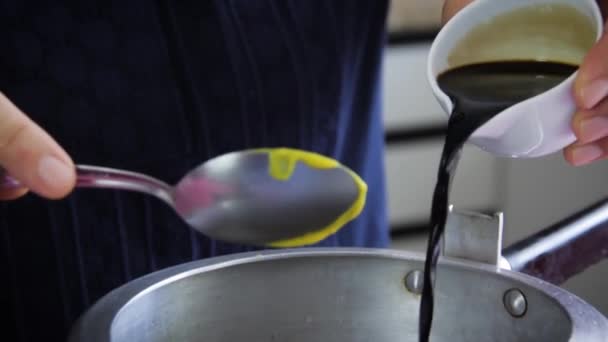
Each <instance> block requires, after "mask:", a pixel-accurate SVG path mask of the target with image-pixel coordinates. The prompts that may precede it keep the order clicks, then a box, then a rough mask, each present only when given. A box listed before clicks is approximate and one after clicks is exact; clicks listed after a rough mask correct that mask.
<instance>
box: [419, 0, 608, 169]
mask: <svg viewBox="0 0 608 342" xmlns="http://www.w3.org/2000/svg"><path fill="white" fill-rule="evenodd" d="M563 5H567V6H571V10H576V11H579V12H577V13H578V19H581V20H583V21H585V24H586V25H587V26H585V25H580V23H581V22H580V20H579V21H578V24H575V23H574V22H575V21H576V20H574V19H573V18H570V17H568V15H569V14H568V13H572V12H564V11H561V12H560V11H557V10H556V9H558V7H555V6H561V7H559V8H560V9H562V10H563V9H565V8H566V7H564V6H563ZM566 9H567V8H566ZM564 13H566V14H567V15H566V16H564ZM505 15H507V16H510V17H509V19H508V20H507V19H505ZM514 15H515V16H514ZM575 15H576V13H575ZM552 16H554V17H555V18H553V17H552ZM501 18H502V19H501ZM552 20H553V21H555V22H554V23H552V22H551V21H552ZM583 26H585V27H586V28H587V30H586V31H585V30H581V32H578V31H579V29H580V28H582V27H583ZM583 31H584V32H583ZM602 31H603V20H602V15H601V12H600V10H599V8H598V6H597V3H596V1H595V0H475V1H474V2H472V3H471V4H470V5H468V6H467V7H465V8H464V9H463V10H461V11H460V12H459V13H458V14H456V15H455V16H454V17H453V18H452V19H450V21H449V22H448V23H447V24H446V25H445V26H444V27H443V29H442V30H441V31H440V32H439V34H438V35H437V37H436V39H435V41H434V42H433V45H432V46H431V50H430V53H429V64H428V69H427V77H428V80H429V82H430V84H431V88H432V90H433V92H434V94H435V97H436V98H437V100H438V101H439V103H440V104H441V106H442V107H443V109H444V110H445V111H446V113H448V115H449V114H450V113H451V112H452V109H453V104H452V101H451V100H450V98H449V97H448V96H447V95H446V94H445V93H444V92H443V91H442V90H441V89H440V88H439V86H438V85H437V76H438V75H439V74H441V73H442V72H444V71H446V70H449V69H451V68H455V67H458V66H462V65H466V64H473V63H479V62H491V61H513V60H548V61H555V62H567V63H571V64H576V65H579V64H580V62H581V60H582V58H583V56H584V55H585V54H586V52H587V50H588V47H590V45H592V44H593V43H594V42H595V41H597V40H598V39H599V38H600V37H601V35H602ZM471 37H475V38H474V39H472V38H471ZM583 42H584V43H583ZM607 58H608V56H607ZM575 76H576V73H575V74H573V75H571V76H570V77H569V78H567V79H566V80H565V81H563V82H562V83H560V84H559V85H557V86H555V87H554V88H552V89H550V90H548V91H546V92H544V93H542V94H540V95H538V96H535V97H532V98H530V99H527V100H525V101H522V102H520V103H517V104H515V105H513V106H511V107H509V108H507V109H505V110H504V111H502V112H501V113H499V114H498V115H496V116H495V117H494V118H492V119H491V120H490V121H488V122H487V123H486V124H485V125H483V126H482V127H480V128H479V129H478V130H477V131H475V133H474V134H473V135H472V136H471V138H470V139H469V142H471V143H473V144H475V145H477V146H478V147H480V148H482V149H484V150H486V151H488V152H490V153H493V154H495V155H498V156H507V157H520V158H532V157H540V156H543V155H547V154H550V153H553V152H556V151H559V150H561V149H563V148H564V147H566V146H568V145H569V144H571V143H573V142H574V141H575V140H576V137H575V136H574V133H573V132H572V128H571V122H572V115H573V114H574V112H575V110H576V105H575V102H574V93H573V90H572V88H573V85H574V79H575Z"/></svg>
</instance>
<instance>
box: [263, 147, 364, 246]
mask: <svg viewBox="0 0 608 342" xmlns="http://www.w3.org/2000/svg"><path fill="white" fill-rule="evenodd" d="M256 151H259V152H264V153H268V160H269V173H270V176H271V177H273V178H275V179H277V180H281V181H286V180H289V178H290V177H291V176H292V174H293V172H294V170H295V168H296V164H297V163H298V162H302V163H304V164H306V165H308V166H309V167H312V168H316V169H335V168H343V169H344V170H345V171H346V172H347V173H348V174H349V175H350V176H351V177H352V179H353V181H354V182H355V186H356V187H357V190H358V194H357V198H356V199H355V201H354V202H353V204H352V205H351V206H350V207H349V208H348V209H347V210H346V211H345V212H344V213H342V215H340V216H339V217H338V218H337V219H336V220H334V221H333V222H332V223H330V224H329V225H327V226H325V227H323V228H321V229H319V230H317V231H314V232H309V233H306V234H304V235H300V236H297V237H294V238H289V239H284V240H279V241H275V242H272V243H269V244H268V245H269V246H270V247H277V248H289V247H300V246H306V245H312V244H315V243H317V242H319V241H321V240H323V239H325V238H326V237H328V236H330V235H332V234H335V233H336V232H337V231H338V230H340V228H342V227H343V226H344V225H345V224H347V223H348V222H350V221H352V220H353V219H355V218H356V217H357V216H359V214H360V213H361V211H362V210H363V207H365V199H366V195H367V184H365V182H364V181H363V179H361V177H359V175H357V174H356V173H355V172H353V171H352V170H351V169H349V168H347V167H346V166H344V165H342V164H340V163H339V162H338V161H337V160H334V159H331V158H329V157H326V156H324V155H321V154H318V153H313V152H308V151H302V150H296V149H290V148H264V149H257V150H256Z"/></svg>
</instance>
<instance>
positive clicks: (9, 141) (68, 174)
mask: <svg viewBox="0 0 608 342" xmlns="http://www.w3.org/2000/svg"><path fill="white" fill-rule="evenodd" d="M0 165H1V166H2V167H3V168H5V169H6V171H8V173H9V174H10V175H11V176H12V177H14V178H15V179H17V180H18V181H19V182H20V183H21V184H23V185H24V186H25V187H27V188H29V189H30V190H32V191H33V192H35V193H37V194H39V195H41V196H43V197H47V198H51V199H56V198H61V197H64V196H66V195H67V194H68V193H69V192H70V191H71V190H72V188H73V187H74V184H75V181H76V174H75V171H74V164H73V163H72V160H71V159H70V157H69V156H68V155H67V153H65V151H64V150H63V149H62V148H61V147H60V146H59V145H58V144H57V143H56V142H55V141H54V140H53V138H51V137H50V136H49V135H48V134H47V133H46V132H45V131H44V130H42V129H41V128H40V127H39V126H38V125H36V124H35V123H34V122H33V121H32V120H30V119H29V118H28V117H27V116H26V115H25V114H23V113H22V112H21V111H20V110H19V109H18V108H17V107H16V106H15V105H14V104H13V103H12V102H11V101H10V100H9V99H7V98H6V97H5V96H4V95H3V94H2V93H0ZM23 192H24V191H23V189H20V190H19V189H0V198H5V199H6V198H11V197H15V194H21V193H23Z"/></svg>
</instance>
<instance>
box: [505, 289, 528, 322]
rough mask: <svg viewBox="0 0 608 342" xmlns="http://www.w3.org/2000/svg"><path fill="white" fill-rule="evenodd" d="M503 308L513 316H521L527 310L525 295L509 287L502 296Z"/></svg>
mask: <svg viewBox="0 0 608 342" xmlns="http://www.w3.org/2000/svg"><path fill="white" fill-rule="evenodd" d="M502 300H503V303H504V305H505V309H507V311H508V312H509V314H511V316H513V317H523V315H525V314H526V311H527V310H528V301H527V300H526V296H524V294H523V293H522V292H521V291H520V290H518V289H510V290H508V291H507V292H505V295H504V296H503V298H502Z"/></svg>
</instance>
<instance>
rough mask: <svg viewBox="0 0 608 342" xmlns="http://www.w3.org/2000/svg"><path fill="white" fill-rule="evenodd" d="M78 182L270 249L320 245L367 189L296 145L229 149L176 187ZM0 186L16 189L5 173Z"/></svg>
mask: <svg viewBox="0 0 608 342" xmlns="http://www.w3.org/2000/svg"><path fill="white" fill-rule="evenodd" d="M76 171H77V183H76V184H77V187H82V188H110V189H119V190H130V191H136V192H142V193H146V194H149V195H153V196H155V197H157V198H159V199H160V200H162V201H164V202H165V203H167V204H168V205H169V206H171V207H172V208H173V209H175V211H176V212H177V214H178V215H180V216H181V217H182V218H183V219H184V220H185V221H186V222H187V223H188V224H189V225H190V226H191V227H192V228H194V229H196V230H198V231H200V232H201V233H203V234H205V235H207V236H209V237H210V238H214V239H218V240H223V241H229V242H235V243H242V244H249V245H258V246H273V247H294V246H302V245H308V244H313V243H316V242H318V241H320V240H322V239H324V238H326V237H327V236H328V235H330V234H333V233H335V232H336V231H337V230H338V229H340V228H341V227H342V226H343V225H344V224H346V223H347V222H348V221H350V220H352V219H354V218H355V217H357V216H358V215H359V213H360V212H361V210H362V209H363V206H364V203H365V195H366V192H367V187H366V185H365V183H364V182H363V181H362V180H361V179H360V178H359V177H358V176H357V175H356V174H355V173H354V172H352V171H351V170H349V169H348V168H346V167H344V166H342V165H340V164H339V163H338V162H337V161H335V160H333V159H330V158H327V157H324V156H321V155H318V154H315V153H311V152H305V151H300V150H294V149H286V148H278V149H258V150H246V151H239V152H233V153H229V154H225V155H222V156H219V157H216V158H213V159H211V160H208V161H207V162H205V163H203V164H201V165H200V166H198V167H196V168H195V169H193V170H192V171H190V172H188V173H187V174H186V175H185V176H184V177H183V178H182V179H181V180H180V181H179V182H178V183H177V184H176V185H175V186H170V185H169V184H167V183H165V182H162V181H160V180H158V179H155V178H152V177H149V176H147V175H143V174H140V173H135V172H130V171H123V170H117V169H111V168H105V167H97V166H88V165H77V166H76ZM2 173H3V171H2V170H1V169H0V187H2V186H5V187H7V186H12V187H14V186H18V185H19V183H18V182H17V181H16V180H15V179H14V178H11V177H10V176H8V175H6V174H5V175H4V176H3V175H2Z"/></svg>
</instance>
